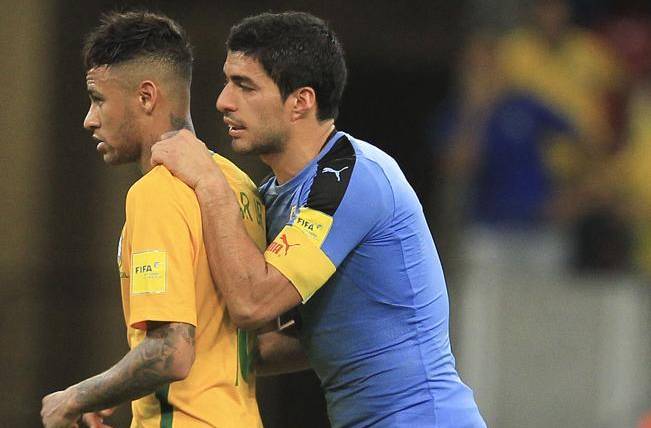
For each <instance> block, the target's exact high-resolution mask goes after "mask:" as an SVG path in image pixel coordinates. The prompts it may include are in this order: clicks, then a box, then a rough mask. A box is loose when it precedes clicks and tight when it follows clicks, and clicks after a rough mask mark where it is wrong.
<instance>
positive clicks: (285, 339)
mask: <svg viewBox="0 0 651 428" xmlns="http://www.w3.org/2000/svg"><path fill="white" fill-rule="evenodd" d="M254 367H255V373H256V375H258V376H270V375H278V374H283V373H292V372H298V371H302V370H307V369H309V368H310V363H309V361H308V359H307V354H306V353H305V351H304V350H303V347H302V346H301V344H300V342H299V340H298V339H297V338H296V337H293V336H289V335H286V334H284V333H282V332H278V331H274V332H270V333H264V334H260V335H258V341H257V351H256V356H255V360H254Z"/></svg>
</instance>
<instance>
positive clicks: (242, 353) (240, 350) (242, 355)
mask: <svg viewBox="0 0 651 428" xmlns="http://www.w3.org/2000/svg"><path fill="white" fill-rule="evenodd" d="M237 359H238V361H237V363H238V364H237V365H238V367H239V373H240V374H241V375H242V379H244V381H245V382H246V381H248V380H249V372H250V371H251V354H250V353H249V334H248V333H247V332H246V331H245V330H240V329H239V328H238V329H237ZM238 380H239V376H237V377H236V378H235V385H236V386H237V384H238V383H239V382H237V381H238Z"/></svg>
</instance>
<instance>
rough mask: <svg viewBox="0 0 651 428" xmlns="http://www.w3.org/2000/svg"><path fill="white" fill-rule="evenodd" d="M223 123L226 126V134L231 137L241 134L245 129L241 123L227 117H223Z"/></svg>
mask: <svg viewBox="0 0 651 428" xmlns="http://www.w3.org/2000/svg"><path fill="white" fill-rule="evenodd" d="M224 123H225V124H226V126H228V135H230V136H231V137H233V138H236V137H239V136H241V135H242V134H243V133H244V131H245V130H246V127H244V126H243V125H242V124H241V123H239V122H236V121H234V120H233V119H230V118H228V117H225V118H224Z"/></svg>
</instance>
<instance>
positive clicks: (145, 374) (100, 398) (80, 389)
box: [75, 323, 195, 412]
mask: <svg viewBox="0 0 651 428" xmlns="http://www.w3.org/2000/svg"><path fill="white" fill-rule="evenodd" d="M157 324H158V325H153V326H152V325H150V326H149V328H148V330H147V337H146V338H145V339H144V340H143V341H142V343H140V344H139V345H138V346H137V347H135V348H134V349H132V350H131V351H130V352H129V353H128V354H127V355H125V356H124V358H122V360H120V362H118V363H117V364H116V365H115V366H113V367H112V368H110V369H109V370H107V371H106V372H104V373H101V374H99V375H97V376H95V377H92V378H90V379H87V380H85V381H83V382H81V383H79V384H78V385H76V387H75V389H76V391H77V394H76V397H75V400H76V402H77V403H78V404H79V407H81V408H82V410H83V411H84V412H89V411H97V410H102V409H105V408H108V407H112V406H115V405H117V404H120V403H123V402H125V401H128V400H134V399H137V398H140V397H142V396H145V395H147V394H150V393H152V392H154V391H155V390H156V389H157V388H158V387H160V386H161V385H164V384H166V383H168V382H170V381H173V380H174V379H173V377H171V376H170V369H171V368H172V366H173V365H174V358H175V352H176V351H177V349H178V346H179V345H180V344H182V342H185V344H188V345H191V346H194V334H195V328H194V326H192V325H189V324H184V323H157Z"/></svg>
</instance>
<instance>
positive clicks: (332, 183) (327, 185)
mask: <svg viewBox="0 0 651 428" xmlns="http://www.w3.org/2000/svg"><path fill="white" fill-rule="evenodd" d="M354 167H355V149H354V148H353V145H352V144H351V142H350V141H349V140H348V138H347V137H346V136H345V135H344V136H342V137H341V138H339V139H338V140H337V142H335V144H334V145H333V146H332V148H331V149H330V151H329V152H328V153H326V154H325V156H323V157H322V158H321V159H320V160H319V162H318V163H317V169H316V177H314V182H313V183H312V187H311V188H310V194H309V195H308V197H307V207H309V208H312V209H315V210H317V211H321V212H322V213H325V214H328V215H329V216H332V215H334V213H335V211H337V208H339V204H340V203H341V200H342V199H343V198H344V195H345V194H346V189H348V183H350V177H351V176H352V175H353V168H354Z"/></svg>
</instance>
